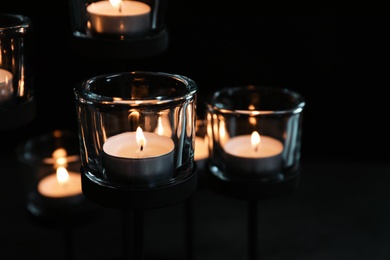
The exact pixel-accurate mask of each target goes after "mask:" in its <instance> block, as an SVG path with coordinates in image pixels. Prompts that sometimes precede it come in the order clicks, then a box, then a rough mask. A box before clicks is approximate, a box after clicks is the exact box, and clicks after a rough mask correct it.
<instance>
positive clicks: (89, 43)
mask: <svg viewBox="0 0 390 260" xmlns="http://www.w3.org/2000/svg"><path fill="white" fill-rule="evenodd" d="M165 8H166V3H165V1H161V0H137V1H134V0H131V1H129V0H117V1H112V0H110V1H109V0H100V1H97V0H70V19H71V30H72V36H73V39H74V47H75V50H78V51H81V52H82V53H84V54H90V55H94V56H103V57H108V58H126V59H128V58H143V57H147V56H152V55H155V54H158V53H160V52H162V51H164V50H165V49H166V48H167V47H168V33H167V30H166V28H165V27H166V23H165V17H164V13H165Z"/></svg>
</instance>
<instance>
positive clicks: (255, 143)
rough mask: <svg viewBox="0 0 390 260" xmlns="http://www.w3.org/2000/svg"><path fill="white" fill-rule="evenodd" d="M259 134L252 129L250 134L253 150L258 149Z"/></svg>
mask: <svg viewBox="0 0 390 260" xmlns="http://www.w3.org/2000/svg"><path fill="white" fill-rule="evenodd" d="M260 141H261V140H260V135H259V133H258V132H257V131H253V133H252V135H251V145H252V147H253V149H254V150H255V152H257V151H258V149H259V146H260Z"/></svg>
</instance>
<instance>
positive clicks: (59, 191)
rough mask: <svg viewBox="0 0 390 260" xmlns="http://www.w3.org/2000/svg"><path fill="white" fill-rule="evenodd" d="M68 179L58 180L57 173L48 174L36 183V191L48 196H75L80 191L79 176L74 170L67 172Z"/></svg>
mask: <svg viewBox="0 0 390 260" xmlns="http://www.w3.org/2000/svg"><path fill="white" fill-rule="evenodd" d="M68 174H69V179H68V180H67V181H64V182H63V183H62V182H60V181H59V180H58V178H57V174H56V173H53V174H49V175H47V176H45V177H44V178H43V179H42V180H40V182H39V183H38V191H39V193H40V194H41V195H43V196H45V197H50V198H65V197H71V196H77V195H80V194H81V193H82V189H81V176H80V174H79V173H76V172H68Z"/></svg>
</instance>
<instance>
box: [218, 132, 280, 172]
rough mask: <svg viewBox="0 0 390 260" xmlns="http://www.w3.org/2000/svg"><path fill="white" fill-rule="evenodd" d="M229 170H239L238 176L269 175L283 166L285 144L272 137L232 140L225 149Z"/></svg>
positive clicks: (255, 134) (257, 134) (256, 134)
mask: <svg viewBox="0 0 390 260" xmlns="http://www.w3.org/2000/svg"><path fill="white" fill-rule="evenodd" d="M223 149H224V151H225V155H226V158H225V159H226V164H227V169H229V168H233V169H239V171H237V174H239V175H240V174H269V173H275V172H278V171H279V170H280V169H281V166H282V152H283V149H284V147H283V144H282V143H281V142H280V141H279V140H277V139H275V138H272V137H270V136H265V135H263V136H260V135H259V133H258V132H257V131H254V132H253V133H252V134H251V135H241V136H236V137H233V138H231V139H230V140H229V141H227V142H226V144H225V146H224V147H223Z"/></svg>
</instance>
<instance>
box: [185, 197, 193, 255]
mask: <svg viewBox="0 0 390 260" xmlns="http://www.w3.org/2000/svg"><path fill="white" fill-rule="evenodd" d="M192 200H193V198H192V196H191V197H190V198H188V199H187V200H186V201H185V215H186V230H187V232H186V237H187V260H193V259H194V239H193V235H194V227H193V216H192V207H193V201H192Z"/></svg>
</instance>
